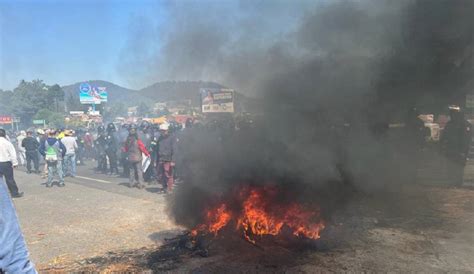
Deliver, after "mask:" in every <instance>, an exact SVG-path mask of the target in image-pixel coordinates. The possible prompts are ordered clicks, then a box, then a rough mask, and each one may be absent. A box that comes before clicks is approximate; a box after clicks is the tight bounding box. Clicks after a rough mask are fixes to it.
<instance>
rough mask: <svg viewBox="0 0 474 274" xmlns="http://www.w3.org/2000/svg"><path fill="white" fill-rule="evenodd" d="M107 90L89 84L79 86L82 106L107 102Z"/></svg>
mask: <svg viewBox="0 0 474 274" xmlns="http://www.w3.org/2000/svg"><path fill="white" fill-rule="evenodd" d="M107 97H108V94H107V88H106V87H98V86H94V85H91V84H89V83H82V84H80V85H79V100H80V101H81V104H96V105H98V104H100V103H105V102H107Z"/></svg>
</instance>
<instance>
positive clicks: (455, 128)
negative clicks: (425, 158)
mask: <svg viewBox="0 0 474 274" xmlns="http://www.w3.org/2000/svg"><path fill="white" fill-rule="evenodd" d="M449 110H450V120H449V122H448V123H447V124H446V127H445V128H444V130H443V133H442V135H441V140H440V141H441V147H442V149H443V152H444V153H445V155H446V158H447V160H448V162H447V172H448V176H449V180H450V181H451V183H452V184H454V185H456V186H461V185H462V183H463V177H464V167H465V165H466V160H467V154H468V152H469V145H470V142H471V135H472V131H471V129H472V126H471V124H470V123H469V122H468V121H466V119H464V114H463V112H462V111H461V108H460V107H459V106H450V107H449Z"/></svg>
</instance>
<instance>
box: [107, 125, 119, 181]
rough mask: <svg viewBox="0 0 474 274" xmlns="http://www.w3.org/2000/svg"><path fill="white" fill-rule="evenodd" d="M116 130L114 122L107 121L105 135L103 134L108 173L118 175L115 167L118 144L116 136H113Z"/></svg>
mask: <svg viewBox="0 0 474 274" xmlns="http://www.w3.org/2000/svg"><path fill="white" fill-rule="evenodd" d="M116 131H117V129H116V128H115V125H114V123H109V124H108V125H107V135H106V136H105V144H106V147H105V153H106V154H107V158H108V159H109V165H110V175H119V171H118V167H117V165H118V161H117V151H118V144H117V137H116V136H115V132H116Z"/></svg>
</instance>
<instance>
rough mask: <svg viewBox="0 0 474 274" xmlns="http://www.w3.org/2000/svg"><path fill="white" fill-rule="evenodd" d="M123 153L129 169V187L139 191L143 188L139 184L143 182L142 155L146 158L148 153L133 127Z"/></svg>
mask: <svg viewBox="0 0 474 274" xmlns="http://www.w3.org/2000/svg"><path fill="white" fill-rule="evenodd" d="M124 151H125V152H126V153H127V159H128V166H129V168H130V177H129V179H130V182H129V186H130V187H137V188H140V189H141V188H143V187H144V185H143V184H142V183H141V180H143V170H142V160H143V158H142V153H143V154H145V155H146V156H147V157H149V156H150V153H149V152H148V151H147V149H146V147H145V145H144V144H143V142H142V141H141V140H140V138H139V137H138V133H137V129H136V127H134V126H133V127H131V128H130V133H129V135H128V138H127V141H126V143H125V147H124Z"/></svg>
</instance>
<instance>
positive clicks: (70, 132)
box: [64, 129, 72, 136]
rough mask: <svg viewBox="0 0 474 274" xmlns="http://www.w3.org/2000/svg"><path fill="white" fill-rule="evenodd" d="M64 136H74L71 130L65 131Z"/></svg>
mask: <svg viewBox="0 0 474 274" xmlns="http://www.w3.org/2000/svg"><path fill="white" fill-rule="evenodd" d="M64 135H66V136H72V130H70V129H67V130H65V131H64Z"/></svg>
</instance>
